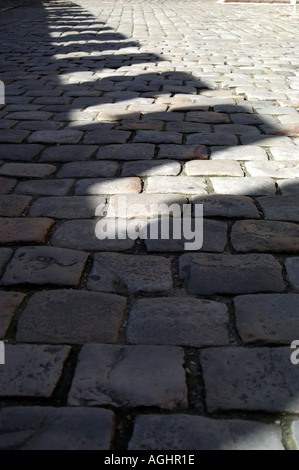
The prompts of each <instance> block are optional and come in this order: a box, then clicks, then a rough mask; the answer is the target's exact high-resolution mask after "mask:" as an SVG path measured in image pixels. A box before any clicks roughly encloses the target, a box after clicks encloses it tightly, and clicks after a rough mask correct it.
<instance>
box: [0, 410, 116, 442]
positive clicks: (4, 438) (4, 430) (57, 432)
mask: <svg viewBox="0 0 299 470" xmlns="http://www.w3.org/2000/svg"><path fill="white" fill-rule="evenodd" d="M0 428H1V431H0V441H1V444H0V448H1V449H6V450H8V449H18V450H109V449H110V446H111V441H112V438H113V431H114V413H113V412H112V411H110V410H105V409H87V408H76V409H74V408H66V407H62V408H54V407H48V406H43V407H41V406H26V407H25V406H24V407H23V406H18V407H10V408H5V409H3V410H2V412H1V414H0Z"/></svg>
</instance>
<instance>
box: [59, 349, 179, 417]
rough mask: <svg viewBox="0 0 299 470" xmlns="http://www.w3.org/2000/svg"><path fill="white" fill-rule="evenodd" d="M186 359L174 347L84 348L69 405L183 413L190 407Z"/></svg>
mask: <svg viewBox="0 0 299 470" xmlns="http://www.w3.org/2000/svg"><path fill="white" fill-rule="evenodd" d="M183 356H184V354H183V350H182V349H180V348H176V347H173V346H117V345H108V344H106V345H87V346H84V348H83V349H82V351H81V353H80V355H79V360H78V365H77V369H76V372H75V377H74V380H73V384H72V388H71V390H70V393H69V398H68V404H69V405H70V406H80V405H81V406H82V405H84V406H99V405H112V406H116V407H121V406H123V407H126V408H127V407H138V406H156V407H158V408H161V409H166V410H176V409H182V408H184V407H186V405H187V390H186V383H185V373H184V369H183V367H182V364H183V361H184V357H183Z"/></svg>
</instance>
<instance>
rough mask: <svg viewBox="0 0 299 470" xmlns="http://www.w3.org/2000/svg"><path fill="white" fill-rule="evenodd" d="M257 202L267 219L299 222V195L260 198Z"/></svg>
mask: <svg viewBox="0 0 299 470" xmlns="http://www.w3.org/2000/svg"><path fill="white" fill-rule="evenodd" d="M257 201H258V203H259V205H260V207H261V209H262V211H263V213H264V215H265V219H268V220H284V221H289V222H299V210H298V207H299V195H298V196H283V197H276V196H274V197H260V198H258V199H257Z"/></svg>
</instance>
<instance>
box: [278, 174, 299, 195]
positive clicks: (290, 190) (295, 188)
mask: <svg viewBox="0 0 299 470" xmlns="http://www.w3.org/2000/svg"><path fill="white" fill-rule="evenodd" d="M277 185H278V186H279V189H280V191H281V193H282V195H283V196H294V195H297V194H299V184H298V178H290V179H287V180H278V181H277Z"/></svg>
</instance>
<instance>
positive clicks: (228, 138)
mask: <svg viewBox="0 0 299 470" xmlns="http://www.w3.org/2000/svg"><path fill="white" fill-rule="evenodd" d="M186 143H187V144H191V145H194V144H196V145H211V146H213V145H232V146H235V145H238V139H237V137H236V136H235V135H233V134H228V133H221V132H217V133H212V132H211V133H209V134H191V135H188V136H187V140H186Z"/></svg>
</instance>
